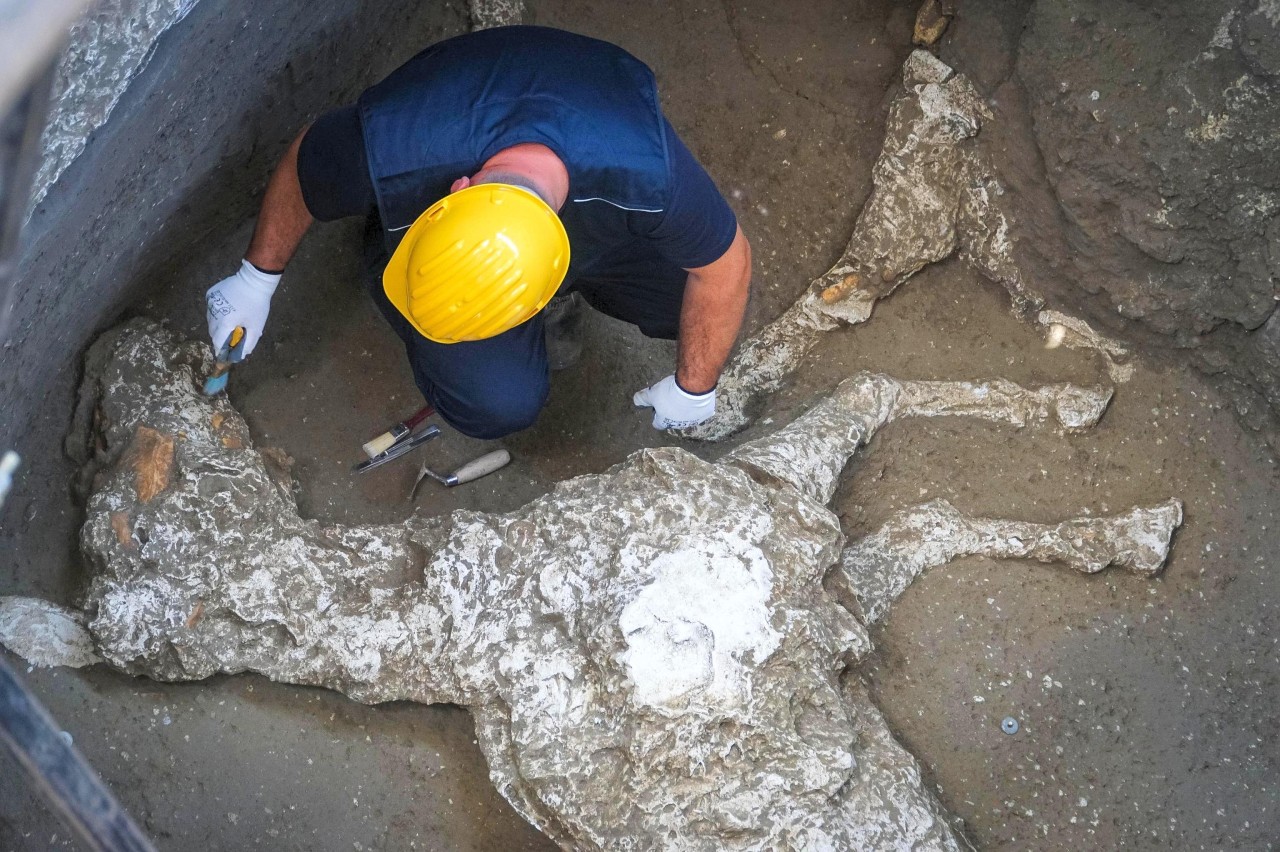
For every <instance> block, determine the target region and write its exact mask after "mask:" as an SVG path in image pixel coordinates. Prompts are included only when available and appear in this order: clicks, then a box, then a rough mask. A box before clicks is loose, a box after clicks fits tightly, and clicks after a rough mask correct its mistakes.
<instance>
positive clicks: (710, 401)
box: [631, 375, 716, 429]
mask: <svg viewBox="0 0 1280 852" xmlns="http://www.w3.org/2000/svg"><path fill="white" fill-rule="evenodd" d="M631 401H632V402H634V403H635V404H636V405H638V406H640V407H641V408H647V407H649V406H652V407H653V428H655V429H684V428H687V427H689V426H697V425H698V424H699V423H701V422H702V421H704V420H706V419H708V418H709V417H711V415H713V414H715V413H716V389H715V388H712V389H711V390H709V391H707V392H706V393H699V394H692V393H688V392H687V391H685V390H684V389H683V388H682V387H680V385H678V384H676V377H675V376H674V375H671V376H667V377H666V378H665V379H663V380H662V381H660V382H658V383H657V384H656V385H653V386H652V387H647V388H645V389H644V390H642V391H639V392H637V393H636V395H635V396H634V397H632V400H631Z"/></svg>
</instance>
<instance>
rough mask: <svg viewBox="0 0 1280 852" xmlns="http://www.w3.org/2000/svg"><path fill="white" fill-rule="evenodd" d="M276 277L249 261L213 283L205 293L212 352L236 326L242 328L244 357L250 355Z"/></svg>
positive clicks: (257, 337)
mask: <svg viewBox="0 0 1280 852" xmlns="http://www.w3.org/2000/svg"><path fill="white" fill-rule="evenodd" d="M279 283H280V276H279V275H275V274H272V273H269V272H263V271H262V270H260V269H258V268H257V267H255V266H254V265H253V264H252V263H250V262H249V261H247V260H245V261H241V263H240V269H239V271H238V272H236V274H235V275H232V276H231V277H230V278H224V279H222V280H221V281H219V282H218V283H217V284H214V285H213V286H212V287H210V288H209V290H208V292H206V293H205V303H206V305H207V306H208V320H209V339H210V340H212V341H213V351H214V352H215V353H216V352H217V351H218V350H219V349H221V348H222V346H223V345H224V344H225V343H226V342H227V338H228V337H230V336H231V332H232V330H234V329H235V327H236V326H238V325H242V326H244V354H245V356H246V357H247V356H248V355H249V353H251V352H253V347H255V346H257V345H258V339H259V338H261V337H262V329H263V327H264V326H266V324H267V314H268V313H269V312H270V310H271V294H272V293H274V292H275V291H276V286H277V285H278V284H279Z"/></svg>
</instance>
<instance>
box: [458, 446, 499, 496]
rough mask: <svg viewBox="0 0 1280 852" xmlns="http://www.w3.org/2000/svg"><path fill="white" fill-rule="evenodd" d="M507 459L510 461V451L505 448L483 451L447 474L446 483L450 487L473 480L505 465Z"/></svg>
mask: <svg viewBox="0 0 1280 852" xmlns="http://www.w3.org/2000/svg"><path fill="white" fill-rule="evenodd" d="M509 461H511V453H509V452H507V451H506V450H494V451H493V452H491V453H485V454H484V455H482V456H481V457H480V458H478V459H472V460H471V461H469V462H467V463H466V464H464V465H463V466H462V467H460V468H458V469H457V470H455V471H454V472H453V473H451V474H449V478H448V485H449V487H450V488H452V487H453V486H455V485H463V484H465V483H467V482H473V481H475V480H477V479H479V478H480V477H482V476H487V475H489V474H491V473H493V472H494V471H495V470H498V469H499V468H502V467H505V466H506V465H507V463H508V462H509Z"/></svg>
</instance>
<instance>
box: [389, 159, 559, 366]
mask: <svg viewBox="0 0 1280 852" xmlns="http://www.w3.org/2000/svg"><path fill="white" fill-rule="evenodd" d="M568 269H569V235H568V234H566V233H565V230H564V225H563V224H561V223H560V217H558V216H556V213H555V211H554V210H552V209H551V208H550V207H549V206H548V205H547V203H546V202H545V201H543V200H542V199H541V198H539V197H538V196H537V195H535V194H534V193H532V192H530V191H529V190H527V189H524V188H523V187H518V186H512V185H511V184H505V183H481V184H476V185H474V186H469V187H467V188H466V189H463V190H459V191H458V192H455V193H453V194H452V195H448V196H445V197H444V198H442V199H440V200H439V201H437V202H436V203H435V204H432V205H431V206H430V207H428V208H427V211H426V212H425V213H423V214H422V215H421V216H419V217H418V218H417V220H416V221H415V222H414V223H413V224H412V225H411V226H410V227H409V231H408V233H406V234H405V236H404V239H403V240H402V241H401V242H400V245H399V246H397V247H396V250H395V253H394V254H392V255H391V260H390V261H389V262H388V263H387V268H386V271H385V272H383V274H382V289H383V291H384V292H385V293H386V294H387V298H388V299H389V300H390V301H391V304H393V305H395V307H396V310H398V311H399V312H400V313H402V314H404V316H405V319H407V320H409V322H410V324H411V325H413V327H414V328H416V329H417V330H418V332H419V333H420V334H421V335H422V336H423V337H426V338H427V339H428V340H434V341H435V342H436V343H458V342H460V341H463V340H484V339H485V338H487V337H493V336H494V335H496V334H501V333H502V332H504V331H506V330H507V329H509V328H515V327H516V326H517V325H519V324H520V323H522V322H524V321H525V320H527V319H529V318H530V317H532V316H533V315H534V314H536V313H537V312H538V311H540V310H542V308H543V306H545V305H546V304H547V302H549V301H551V297H552V296H554V295H555V293H556V290H557V289H559V287H560V282H561V281H563V280H564V276H565V272H567V271H568Z"/></svg>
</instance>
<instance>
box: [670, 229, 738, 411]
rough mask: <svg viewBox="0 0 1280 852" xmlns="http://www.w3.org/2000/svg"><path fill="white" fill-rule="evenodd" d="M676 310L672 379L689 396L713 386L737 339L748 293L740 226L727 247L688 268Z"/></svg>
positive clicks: (703, 391)
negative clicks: (717, 256)
mask: <svg viewBox="0 0 1280 852" xmlns="http://www.w3.org/2000/svg"><path fill="white" fill-rule="evenodd" d="M688 272H689V280H688V283H687V284H686V285H685V291H684V302H683V304H682V305H681V310H680V343H679V355H678V356H677V359H676V381H677V382H678V383H679V385H680V387H681V388H683V389H684V390H685V391H686V392H687V393H691V394H701V393H706V392H707V391H709V390H711V389H712V388H713V387H715V385H716V382H717V381H718V380H719V379H720V371H721V370H723V369H724V364H725V361H726V360H728V358H729V352H730V350H732V349H733V344H734V341H735V340H737V338H738V330H739V329H740V328H741V327H742V317H743V315H744V314H745V313H746V310H747V296H748V294H749V292H750V290H751V245H750V243H748V242H747V238H746V236H744V235H743V233H742V228H738V231H737V233H736V234H735V235H734V238H733V242H732V243H731V244H730V245H729V249H728V250H727V251H726V252H725V253H724V254H723V255H721V256H720V259H719V260H715V261H713V262H711V263H709V264H707V265H706V266H700V267H697V268H696V269H690V270H688Z"/></svg>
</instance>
